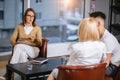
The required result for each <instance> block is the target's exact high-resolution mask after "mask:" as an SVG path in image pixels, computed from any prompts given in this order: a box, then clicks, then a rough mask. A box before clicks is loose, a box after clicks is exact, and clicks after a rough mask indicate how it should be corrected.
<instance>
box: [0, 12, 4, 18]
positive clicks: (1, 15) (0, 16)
mask: <svg viewBox="0 0 120 80" xmlns="http://www.w3.org/2000/svg"><path fill="white" fill-rule="evenodd" d="M3 19H4V12H3V11H0V20H3Z"/></svg>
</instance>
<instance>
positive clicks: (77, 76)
mask: <svg viewBox="0 0 120 80" xmlns="http://www.w3.org/2000/svg"><path fill="white" fill-rule="evenodd" d="M105 66H106V63H100V64H95V65H89V66H68V65H65V66H63V65H62V66H59V67H58V69H59V73H58V77H57V80H104V77H105Z"/></svg>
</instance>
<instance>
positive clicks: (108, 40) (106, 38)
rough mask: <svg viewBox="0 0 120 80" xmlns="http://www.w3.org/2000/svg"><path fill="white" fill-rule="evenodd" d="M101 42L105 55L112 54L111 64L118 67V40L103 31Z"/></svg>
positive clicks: (119, 63)
mask: <svg viewBox="0 0 120 80" xmlns="http://www.w3.org/2000/svg"><path fill="white" fill-rule="evenodd" d="M101 41H102V42H104V44H105V45H106V49H107V53H112V57H111V62H112V64H114V65H116V66H119V65H120V44H119V42H118V40H117V39H116V38H115V37H114V36H113V35H112V34H111V33H110V32H109V31H108V30H105V32H104V34H103V36H102V38H101Z"/></svg>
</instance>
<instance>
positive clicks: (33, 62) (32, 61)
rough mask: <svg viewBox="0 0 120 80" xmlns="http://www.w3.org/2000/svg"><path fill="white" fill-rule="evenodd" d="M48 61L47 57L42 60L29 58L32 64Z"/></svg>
mask: <svg viewBox="0 0 120 80" xmlns="http://www.w3.org/2000/svg"><path fill="white" fill-rule="evenodd" d="M47 61H48V59H44V60H40V61H39V60H31V61H30V62H31V63H32V64H43V63H45V62H47Z"/></svg>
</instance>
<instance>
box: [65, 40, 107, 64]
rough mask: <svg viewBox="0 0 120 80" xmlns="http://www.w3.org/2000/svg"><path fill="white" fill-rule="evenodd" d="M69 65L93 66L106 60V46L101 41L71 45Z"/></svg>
mask: <svg viewBox="0 0 120 80" xmlns="http://www.w3.org/2000/svg"><path fill="white" fill-rule="evenodd" d="M70 51H71V54H70V58H69V60H68V63H67V65H91V64H96V63H100V62H101V61H105V60H106V48H105V44H104V43H102V42H100V41H87V42H78V43H76V44H73V45H71V48H70Z"/></svg>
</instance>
